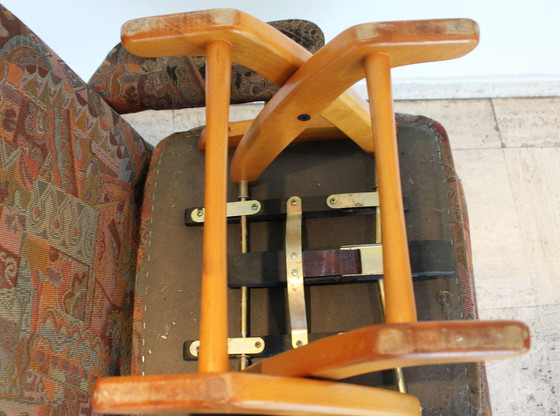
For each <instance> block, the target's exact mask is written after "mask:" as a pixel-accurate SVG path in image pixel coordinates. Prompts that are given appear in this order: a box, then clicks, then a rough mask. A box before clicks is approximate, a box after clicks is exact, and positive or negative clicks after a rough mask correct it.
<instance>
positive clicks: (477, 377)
mask: <svg viewBox="0 0 560 416" xmlns="http://www.w3.org/2000/svg"><path fill="white" fill-rule="evenodd" d="M399 120H406V121H411V122H414V123H419V124H425V125H426V126H429V128H430V129H431V130H432V131H433V133H434V136H435V137H437V140H438V142H439V143H440V148H441V152H442V159H443V161H444V163H445V166H444V167H445V172H446V176H447V190H448V194H449V198H450V200H451V218H452V224H451V226H452V228H453V233H454V238H453V243H454V246H455V259H456V260H455V262H456V267H457V276H458V280H459V288H460V292H461V301H462V319H478V309H477V306H476V293H475V285H474V272H473V264H472V252H471V238H470V227H469V217H468V211H467V205H466V202H465V195H464V193H463V186H462V185H461V180H460V179H459V177H458V176H457V172H456V171H455V168H454V166H455V165H454V162H453V155H452V153H451V145H450V142H449V137H448V135H447V132H446V131H445V128H444V127H443V126H442V125H441V124H440V123H438V122H436V121H434V120H432V119H429V118H427V117H423V116H410V115H397V122H398V121H399ZM468 373H469V380H471V382H470V386H471V389H472V391H471V395H470V397H471V398H472V402H471V409H472V412H471V413H470V414H471V415H473V416H474V415H476V416H490V414H491V406H490V395H489V391H488V381H487V378H486V369H485V366H484V363H472V364H469V366H468Z"/></svg>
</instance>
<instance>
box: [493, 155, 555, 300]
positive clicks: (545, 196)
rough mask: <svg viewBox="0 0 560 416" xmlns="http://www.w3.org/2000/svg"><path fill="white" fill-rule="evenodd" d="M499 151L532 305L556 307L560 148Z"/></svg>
mask: <svg viewBox="0 0 560 416" xmlns="http://www.w3.org/2000/svg"><path fill="white" fill-rule="evenodd" d="M503 151H504V154H505V160H506V164H507V168H508V173H509V176H510V178H511V183H512V185H513V186H512V188H513V197H514V207H515V210H516V211H517V213H518V215H519V224H520V231H521V234H520V235H521V237H522V239H523V241H524V251H525V258H526V261H527V264H529V265H530V269H531V279H532V282H533V287H534V293H535V296H536V299H535V301H536V303H535V304H536V305H555V304H560V261H559V258H560V256H559V254H558V247H560V215H559V213H558V210H559V208H560V181H559V180H558V174H559V173H560V168H559V167H560V147H558V148H518V149H504V150H503ZM512 208H513V206H512Z"/></svg>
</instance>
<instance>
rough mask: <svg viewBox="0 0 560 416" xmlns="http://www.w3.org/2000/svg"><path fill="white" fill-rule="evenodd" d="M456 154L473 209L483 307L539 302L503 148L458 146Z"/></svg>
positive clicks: (475, 256)
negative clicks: (475, 148)
mask: <svg viewBox="0 0 560 416" xmlns="http://www.w3.org/2000/svg"><path fill="white" fill-rule="evenodd" d="M454 159H455V167H456V169H457V172H458V174H459V177H460V178H461V180H462V184H463V187H464V189H465V197H466V201H467V207H468V212H469V224H470V229H471V243H472V249H473V263H474V276H475V284H476V290H477V293H478V304H479V307H480V308H482V309H487V308H506V307H517V306H529V305H534V304H535V298H534V294H533V286H532V283H531V279H530V275H531V274H530V264H529V263H528V258H527V256H526V254H527V253H526V250H525V247H524V244H523V243H524V241H523V239H522V237H521V229H520V226H519V219H518V217H517V211H516V210H515V201H514V197H513V192H512V189H511V185H510V180H509V176H508V172H507V169H506V164H505V160H504V155H503V151H502V149H483V150H480V149H479V150H457V151H455V152H454Z"/></svg>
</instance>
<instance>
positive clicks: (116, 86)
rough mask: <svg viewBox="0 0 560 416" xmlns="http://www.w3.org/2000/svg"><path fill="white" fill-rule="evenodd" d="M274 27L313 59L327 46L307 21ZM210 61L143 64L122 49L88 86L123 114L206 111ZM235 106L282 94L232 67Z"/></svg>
mask: <svg viewBox="0 0 560 416" xmlns="http://www.w3.org/2000/svg"><path fill="white" fill-rule="evenodd" d="M270 25H271V26H273V27H274V28H276V29H278V30H279V31H281V32H282V33H284V34H285V35H286V36H288V37H289V38H291V39H293V40H294V41H296V42H297V43H299V44H300V45H302V46H303V47H305V48H306V49H308V50H309V51H311V52H312V53H315V52H316V51H317V50H319V49H320V48H321V47H322V46H323V45H324V43H325V38H324V36H323V33H322V32H321V29H319V28H318V27H317V26H316V25H315V24H314V23H311V22H308V21H305V20H282V21H278V22H271V23H270ZM205 65H206V59H205V58H204V57H200V56H191V57H185V56H183V57H168V58H167V57H166V58H141V57H139V56H135V55H132V54H131V53H128V52H127V51H126V50H125V49H124V48H123V46H122V45H121V44H120V43H119V44H118V45H117V46H115V48H113V50H112V51H111V52H110V53H109V55H108V56H107V58H105V61H104V62H103V64H102V65H101V66H100V67H99V69H98V70H97V71H96V72H95V74H93V76H92V78H91V79H90V81H89V86H90V87H91V88H93V89H94V90H95V91H96V92H97V93H98V94H99V95H100V96H101V97H103V99H105V101H107V103H109V105H110V106H111V107H112V108H113V109H114V110H115V111H117V112H118V113H121V114H123V113H134V112H137V111H143V110H170V109H179V108H189V107H202V106H204V100H205V98H204V94H205V89H204V76H205ZM231 79H232V85H231V102H232V103H233V104H238V103H246V102H250V101H267V100H269V99H270V98H271V97H272V96H273V95H274V93H275V92H276V91H277V90H278V87H277V86H276V85H274V84H273V83H272V82H270V81H267V80H266V79H265V78H263V77H262V76H261V75H259V74H257V73H256V72H254V71H252V70H250V69H249V68H247V67H244V66H242V65H239V64H234V65H233V67H232V77H231Z"/></svg>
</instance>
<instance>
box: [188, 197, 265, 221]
mask: <svg viewBox="0 0 560 416" xmlns="http://www.w3.org/2000/svg"><path fill="white" fill-rule="evenodd" d="M260 210H261V203H260V202H259V201H256V200H251V201H236V202H228V203H227V216H228V218H231V217H241V216H243V215H254V214H257V213H258V212H259V211H260ZM204 214H205V210H204V208H195V209H193V210H192V211H191V219H192V220H193V221H194V222H196V223H203V222H204V216H205V215H204Z"/></svg>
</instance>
